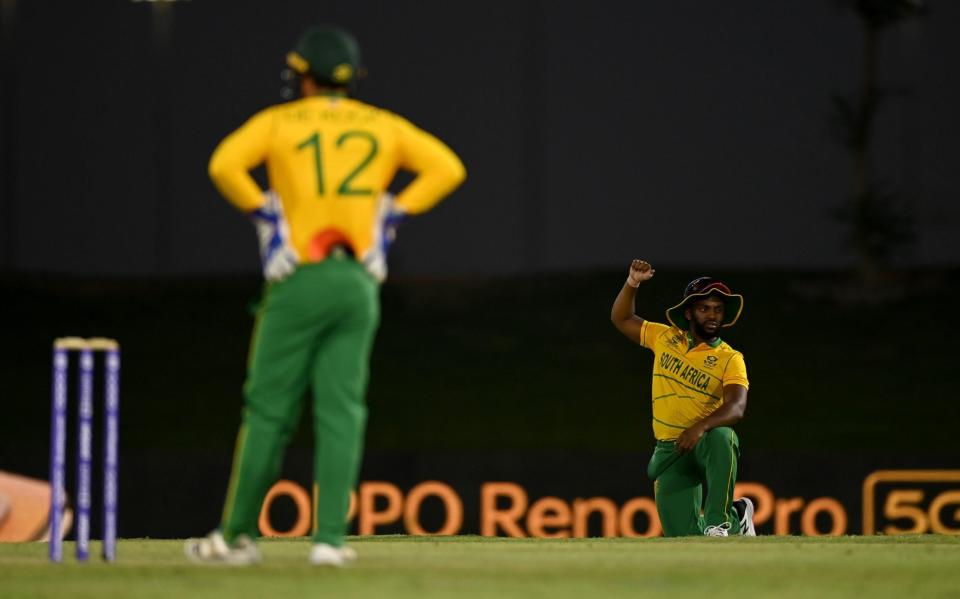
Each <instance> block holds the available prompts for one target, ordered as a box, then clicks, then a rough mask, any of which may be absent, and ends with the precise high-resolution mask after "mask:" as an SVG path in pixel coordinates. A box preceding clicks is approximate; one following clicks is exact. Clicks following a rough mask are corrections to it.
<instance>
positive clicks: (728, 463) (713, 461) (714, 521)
mask: <svg viewBox="0 0 960 599" xmlns="http://www.w3.org/2000/svg"><path fill="white" fill-rule="evenodd" d="M739 456H740V440H739V439H738V438H737V433H735V432H734V431H733V429H732V428H728V427H725V426H721V427H717V428H715V429H713V430H710V431H707V433H706V434H705V435H703V437H701V438H700V441H699V442H698V443H697V445H696V447H694V449H693V451H688V452H686V453H678V452H677V450H676V443H675V442H673V441H657V447H656V449H655V450H654V451H653V457H652V458H650V465H649V466H647V475H648V476H649V477H650V478H651V479H653V480H654V495H655V498H656V503H657V513H658V514H659V516H660V524H662V525H663V536H665V537H681V536H689V535H702V534H703V530H704V528H706V527H707V526H719V525H722V524H723V523H725V522H726V523H728V524H729V525H730V530H729V533H730V534H738V533H739V532H740V517H739V516H738V515H737V512H736V510H735V509H734V507H733V487H734V485H735V484H736V482H737V460H738V459H739ZM704 484H705V485H706V487H707V498H706V501H704V500H703V487H704ZM701 508H702V509H703V513H702V514H701V512H700V510H701Z"/></svg>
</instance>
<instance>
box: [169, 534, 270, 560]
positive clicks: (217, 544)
mask: <svg viewBox="0 0 960 599" xmlns="http://www.w3.org/2000/svg"><path fill="white" fill-rule="evenodd" d="M184 551H185V552H186V554H187V557H188V558H190V561H192V562H195V563H198V564H200V563H203V564H227V565H230V566H249V565H251V564H256V563H259V562H260V551H258V550H257V545H256V543H254V542H253V540H252V539H250V537H248V536H247V535H240V536H238V537H237V538H236V539H235V540H234V542H233V545H232V546H231V545H228V544H227V541H226V539H224V538H223V534H221V533H220V531H219V530H215V531H213V532H211V533H210V534H208V535H207V536H205V537H203V538H200V539H187V542H186V544H185V545H184Z"/></svg>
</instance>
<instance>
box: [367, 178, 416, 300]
mask: <svg viewBox="0 0 960 599" xmlns="http://www.w3.org/2000/svg"><path fill="white" fill-rule="evenodd" d="M393 199H394V198H393V194H392V193H390V192H384V193H383V195H381V196H380V201H379V205H378V206H377V219H376V221H375V222H374V225H373V226H374V229H373V247H371V248H370V251H368V252H367V253H366V255H365V256H364V257H363V265H364V266H365V267H366V269H367V272H369V273H370V276H372V277H373V278H374V279H376V280H377V282H378V283H383V282H384V281H385V280H386V278H387V253H388V251H389V250H390V246H391V245H393V242H394V240H395V239H396V238H397V229H398V228H399V227H400V223H402V222H403V219H404V218H406V216H407V214H406V212H404V211H402V210H400V209H399V208H397V207H396V206H395V205H394V203H393Z"/></svg>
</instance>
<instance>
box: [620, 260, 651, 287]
mask: <svg viewBox="0 0 960 599" xmlns="http://www.w3.org/2000/svg"><path fill="white" fill-rule="evenodd" d="M656 272H657V271H656V270H654V268H653V267H652V266H650V263H649V262H647V261H646V260H634V261H633V262H631V263H630V272H628V273H627V284H628V285H630V286H631V287H639V286H640V283H643V282H644V281H649V280H650V279H651V278H653V275H654V273H656Z"/></svg>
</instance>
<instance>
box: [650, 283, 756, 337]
mask: <svg viewBox="0 0 960 599" xmlns="http://www.w3.org/2000/svg"><path fill="white" fill-rule="evenodd" d="M711 295H716V296H719V297H720V298H722V299H723V305H724V315H723V325H722V326H724V327H732V326H733V325H734V323H736V322H737V319H738V318H740V313H741V312H743V296H742V295H740V294H739V293H733V292H732V291H730V288H729V287H727V286H726V285H725V284H724V283H723V281H719V280H717V279H714V278H713V277H700V278H699V279H694V280H692V281H690V283H689V284H688V285H687V288H686V289H684V290H683V300H682V301H681V302H680V303H679V304H677V305H676V306H674V307H672V308H670V309H669V310H667V320H669V321H670V324H672V325H673V326H675V327H677V328H678V329H680V330H682V331H686V330H689V329H690V321H689V320H687V317H686V316H685V315H684V311H685V310H686V308H687V306H688V305H689V304H690V302H692V301H695V300H698V299H702V298H705V297H709V296H711ZM731 315H733V316H732V317H731Z"/></svg>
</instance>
